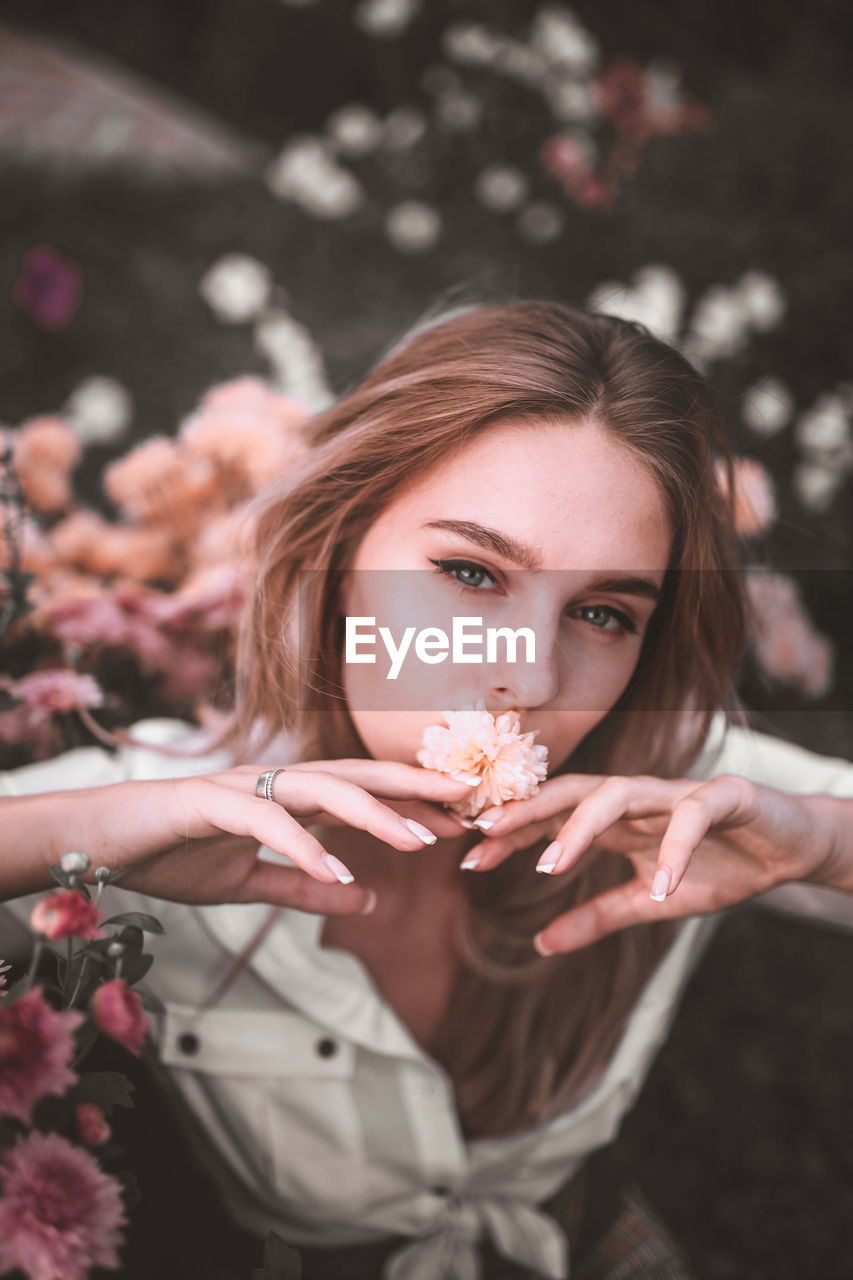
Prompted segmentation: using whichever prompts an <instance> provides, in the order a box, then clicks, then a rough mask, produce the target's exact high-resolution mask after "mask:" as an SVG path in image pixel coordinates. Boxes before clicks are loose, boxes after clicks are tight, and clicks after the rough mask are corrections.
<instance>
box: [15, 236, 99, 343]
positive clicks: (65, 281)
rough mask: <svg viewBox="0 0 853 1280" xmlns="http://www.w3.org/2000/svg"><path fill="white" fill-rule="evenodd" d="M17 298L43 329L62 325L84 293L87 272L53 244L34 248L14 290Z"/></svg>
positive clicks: (61, 326) (23, 266) (20, 305)
mask: <svg viewBox="0 0 853 1280" xmlns="http://www.w3.org/2000/svg"><path fill="white" fill-rule="evenodd" d="M12 293H13V297H14V299H15V302H16V303H17V304H18V306H19V307H20V308H21V310H22V311H25V312H26V313H27V315H28V316H30V317H31V319H33V320H35V322H36V324H37V325H39V327H40V328H42V329H62V328H64V326H65V325H67V324H68V322H69V320H70V319H71V318H72V316H73V315H74V313H75V311H76V310H77V308H78V307H79V305H80V299H81V297H82V296H83V273H82V271H81V270H80V267H79V266H78V264H77V263H76V262H75V261H74V259H73V258H68V257H66V256H65V254H64V253H60V252H59V250H58V249H54V247H53V245H50V244H39V245H36V246H35V247H34V248H32V249H30V250H29V252H28V253H27V254H25V256H24V261H23V263H22V264H21V273H20V275H19V276H18V278H17V280H16V281H15V285H14V288H13V290H12Z"/></svg>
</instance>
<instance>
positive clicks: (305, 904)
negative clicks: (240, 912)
mask: <svg viewBox="0 0 853 1280" xmlns="http://www.w3.org/2000/svg"><path fill="white" fill-rule="evenodd" d="M240 901H241V902H269V903H272V904H273V905H274V906H280V907H294V908H296V910H297V911H311V912H314V913H316V914H317V915H324V916H344V915H368V914H369V913H370V911H371V910H372V909H373V908H374V907H375V906H376V894H375V892H374V891H373V890H372V889H365V888H363V887H362V886H361V885H356V884H351V885H343V884H319V883H318V882H317V881H316V880H312V879H311V877H310V876H306V875H305V874H304V873H303V872H301V871H297V870H296V869H295V868H294V867H277V866H276V865H275V864H274V863H271V862H265V861H264V860H263V859H261V858H258V859H256V861H255V865H254V867H253V869H252V871H251V873H250V874H249V876H248V877H247V879H246V881H245V883H244V885H243V887H242V889H241V894H240Z"/></svg>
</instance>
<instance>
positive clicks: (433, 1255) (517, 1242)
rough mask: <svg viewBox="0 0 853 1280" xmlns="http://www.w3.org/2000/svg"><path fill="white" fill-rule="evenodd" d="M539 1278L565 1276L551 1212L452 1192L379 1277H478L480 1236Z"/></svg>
mask: <svg viewBox="0 0 853 1280" xmlns="http://www.w3.org/2000/svg"><path fill="white" fill-rule="evenodd" d="M484 1237H485V1238H487V1239H488V1240H489V1241H490V1242H491V1244H492V1245H493V1246H494V1248H495V1249H496V1251H497V1252H498V1253H500V1254H502V1255H503V1256H504V1257H505V1258H508V1259H509V1260H510V1261H511V1262H515V1263H518V1264H519V1265H520V1266H525V1267H529V1268H531V1269H532V1270H533V1271H535V1272H536V1273H537V1275H541V1276H542V1277H543V1278H544V1280H567V1278H568V1276H569V1242H568V1239H567V1237H566V1235H565V1234H564V1232H563V1231H562V1230H561V1229H560V1227H559V1226H558V1225H557V1223H556V1222H555V1221H554V1219H553V1218H551V1217H549V1216H548V1214H545V1213H542V1212H541V1210H539V1209H536V1208H534V1207H532V1206H531V1205H527V1204H522V1203H521V1202H520V1201H517V1200H502V1199H498V1198H491V1199H487V1198H483V1197H473V1196H472V1197H467V1198H462V1197H459V1196H452V1197H450V1198H449V1199H448V1201H447V1203H446V1204H445V1205H444V1206H443V1207H442V1209H441V1210H440V1211H439V1213H438V1214H437V1215H436V1217H435V1218H434V1219H433V1221H432V1222H431V1223H430V1224H429V1226H428V1227H427V1228H426V1230H425V1232H424V1235H423V1236H422V1237H420V1238H419V1239H418V1240H415V1241H414V1242H413V1243H412V1244H408V1245H404V1246H403V1247H402V1248H401V1249H399V1250H398V1251H397V1252H396V1253H394V1254H393V1255H392V1256H391V1258H390V1259H389V1260H388V1262H387V1264H386V1266H385V1269H384V1271H383V1273H382V1280H482V1275H483V1265H482V1257H481V1253H480V1242H481V1241H482V1240H483V1238H484Z"/></svg>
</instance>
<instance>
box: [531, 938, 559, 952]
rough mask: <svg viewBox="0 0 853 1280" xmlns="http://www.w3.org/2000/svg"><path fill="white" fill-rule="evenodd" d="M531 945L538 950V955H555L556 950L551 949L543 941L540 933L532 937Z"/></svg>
mask: <svg viewBox="0 0 853 1280" xmlns="http://www.w3.org/2000/svg"><path fill="white" fill-rule="evenodd" d="M533 946H534V947H535V948H536V950H537V951H538V952H539V954H540V956H553V955H556V952H554V951H552V950H551V948H550V947H549V946H548V945H547V943H545V942H543V940H542V934H541V933H537V935H536V937H535V938H534V939H533Z"/></svg>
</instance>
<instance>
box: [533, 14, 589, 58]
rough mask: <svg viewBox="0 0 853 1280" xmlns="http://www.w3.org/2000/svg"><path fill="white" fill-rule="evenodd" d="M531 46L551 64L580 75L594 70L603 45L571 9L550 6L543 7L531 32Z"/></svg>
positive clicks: (534, 21)
mask: <svg viewBox="0 0 853 1280" xmlns="http://www.w3.org/2000/svg"><path fill="white" fill-rule="evenodd" d="M530 44H531V47H532V48H533V49H534V50H535V51H537V52H539V53H541V54H542V56H543V57H544V58H547V60H548V61H549V62H551V63H555V64H557V65H559V66H562V67H566V68H569V69H571V70H572V71H574V72H575V73H576V74H578V75H588V74H589V73H591V72H592V71H593V70H594V69H595V67H596V65H597V63H598V58H599V44H598V41H597V40H596V38H595V36H594V35H593V34H592V33H591V32H590V31H587V29H586V27H584V26H583V24H582V23H581V22H580V20H579V19H578V17H577V16H576V15H575V14H574V13H573V12H572V11H571V9H566V8H563V7H562V6H556V5H554V6H549V7H547V8H544V9H540V10H539V12H538V13H537V14H536V17H535V18H534V20H533V26H532V28H531V32H530Z"/></svg>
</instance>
